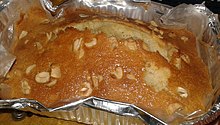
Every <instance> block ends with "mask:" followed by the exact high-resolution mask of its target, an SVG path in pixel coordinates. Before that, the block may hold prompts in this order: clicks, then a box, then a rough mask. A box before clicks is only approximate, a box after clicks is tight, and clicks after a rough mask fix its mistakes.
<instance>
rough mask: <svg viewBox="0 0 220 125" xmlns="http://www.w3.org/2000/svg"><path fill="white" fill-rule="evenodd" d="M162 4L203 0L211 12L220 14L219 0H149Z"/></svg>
mask: <svg viewBox="0 0 220 125" xmlns="http://www.w3.org/2000/svg"><path fill="white" fill-rule="evenodd" d="M151 1H155V2H159V3H163V4H168V5H171V6H177V5H179V4H181V3H186V4H201V3H203V2H204V1H205V5H206V7H208V8H209V9H210V10H211V11H212V12H214V13H216V14H220V0H151Z"/></svg>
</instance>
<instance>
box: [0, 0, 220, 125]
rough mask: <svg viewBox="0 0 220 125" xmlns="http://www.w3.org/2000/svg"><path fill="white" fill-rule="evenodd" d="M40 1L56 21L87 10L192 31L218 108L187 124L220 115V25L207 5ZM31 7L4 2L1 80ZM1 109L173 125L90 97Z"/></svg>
mask: <svg viewBox="0 0 220 125" xmlns="http://www.w3.org/2000/svg"><path fill="white" fill-rule="evenodd" d="M39 1H40V3H41V4H42V6H43V7H44V9H45V11H47V12H48V13H49V14H51V15H53V18H55V19H56V18H60V17H62V16H63V11H65V9H64V8H66V7H74V8H87V9H90V10H95V11H98V12H99V13H110V14H111V15H114V16H118V17H121V18H132V19H138V20H142V21H144V22H149V21H151V20H154V21H155V22H157V23H158V24H160V25H161V26H164V27H185V28H187V29H188V30H190V31H192V32H193V33H194V34H195V35H196V37H197V41H198V43H197V45H198V46H197V47H198V52H199V54H200V56H201V58H202V59H203V61H204V62H205V63H206V65H207V66H208V68H209V72H210V76H211V83H212V86H213V88H214V90H215V91H214V93H213V96H214V99H213V100H210V101H209V102H207V103H209V104H210V105H211V104H213V106H212V107H211V108H210V109H209V110H208V112H207V113H206V114H202V115H200V116H198V115H197V116H196V117H194V115H195V114H196V113H197V112H199V111H195V112H193V113H192V114H189V115H188V116H184V118H185V119H188V120H187V121H185V122H183V123H182V124H187V125H188V124H206V123H210V122H211V121H213V120H214V119H216V118H217V117H218V116H220V96H219V93H220V75H219V74H220V61H219V57H220V40H218V38H217V35H218V34H219V31H220V24H219V21H218V18H217V17H216V15H215V14H213V13H212V12H211V11H209V10H208V9H207V8H206V7H205V6H204V5H203V4H199V5H186V4H182V5H179V6H177V7H175V8H172V7H170V6H167V5H163V4H159V3H155V2H150V1H149V0H68V1H66V2H64V3H62V4H61V5H58V6H53V5H52V2H51V1H49V0H39ZM16 2H17V3H16ZM31 2H32V1H30V0H21V1H19V3H18V1H15V0H14V1H13V0H3V1H2V2H1V3H0V10H1V12H0V60H1V61H0V69H1V70H0V78H1V77H4V76H5V75H6V73H7V72H8V71H9V69H10V67H11V66H12V64H13V63H14V61H15V59H16V58H15V57H14V56H13V55H12V54H10V47H11V45H12V43H11V41H12V39H13V31H14V29H13V21H15V19H16V17H17V16H18V12H16V11H17V10H25V8H23V7H22V5H24V3H26V4H25V5H29V4H31ZM21 3H22V4H21ZM19 7H20V8H19ZM18 8H19V9H18ZM21 8H22V9H21ZM16 13H17V15H16ZM1 108H13V109H19V110H23V111H31V112H33V113H36V114H41V115H44V116H48V117H54V118H59V119H65V120H72V121H78V122H82V123H86V124H109V125H110V124H116V125H117V124H118V125H119V124H120V125H121V124H122V125H125V124H152V125H156V124H157V125H166V124H168V123H165V122H164V121H162V120H160V119H159V118H157V117H155V116H153V115H152V114H150V113H148V112H146V111H144V110H142V109H140V108H138V107H136V106H134V105H131V104H126V103H120V102H114V101H110V100H106V99H100V98H96V97H89V98H86V99H82V100H79V101H75V102H72V103H69V104H67V105H64V106H61V107H57V108H47V107H45V106H43V105H42V104H41V103H39V102H37V101H36V100H29V99H11V100H0V109H1Z"/></svg>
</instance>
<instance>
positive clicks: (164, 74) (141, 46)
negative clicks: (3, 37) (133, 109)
mask: <svg viewBox="0 0 220 125" xmlns="http://www.w3.org/2000/svg"><path fill="white" fill-rule="evenodd" d="M68 13H69V14H71V15H73V17H72V18H69V17H63V18H60V19H57V20H55V21H53V20H49V19H48V18H47V15H46V14H45V13H44V11H43V10H42V9H41V8H38V7H33V8H31V9H30V10H29V11H28V13H26V14H23V15H22V14H21V17H20V20H19V21H18V22H17V24H16V37H15V38H14V41H15V43H16V44H15V45H14V48H13V49H12V52H13V54H14V55H15V56H16V62H15V64H14V65H13V67H12V69H11V70H10V72H9V73H8V75H7V78H6V80H5V81H4V84H7V85H8V86H9V87H10V88H11V89H10V94H9V95H10V96H9V97H7V98H30V99H35V100H38V101H39V102H41V103H42V104H44V105H46V106H48V107H56V106H60V105H62V104H66V103H68V102H71V101H75V100H79V99H81V98H86V97H89V96H96V97H101V98H105V99H109V100H114V101H120V102H127V103H131V104H135V105H137V106H139V107H141V108H143V109H145V110H147V111H149V112H152V113H153V114H156V115H157V116H160V117H163V118H166V119H167V118H168V116H170V115H172V114H173V113H174V112H175V111H177V110H179V109H181V113H183V114H190V113H192V112H194V111H197V110H202V111H205V110H206V103H207V101H206V99H207V97H208V96H209V95H210V94H211V92H212V89H211V85H210V83H209V75H208V70H207V67H206V66H205V64H204V63H203V62H202V60H201V59H200V58H199V56H198V54H197V50H196V38H195V36H194V35H193V34H192V33H191V32H189V31H187V30H185V29H165V28H161V27H159V26H158V25H157V24H156V23H155V22H151V23H149V24H145V23H142V22H139V21H136V20H122V19H113V18H111V17H110V18H103V17H100V16H97V14H96V13H92V12H88V11H85V10H75V11H67V15H68ZM82 14H84V15H83V16H82ZM1 97H2V98H3V96H2V95H1ZM167 115H168V116H167Z"/></svg>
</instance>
